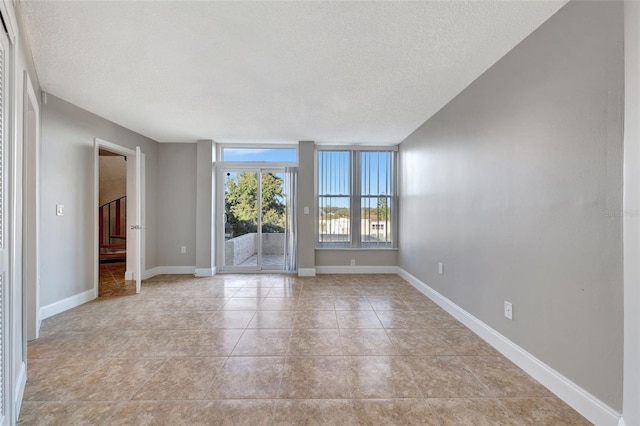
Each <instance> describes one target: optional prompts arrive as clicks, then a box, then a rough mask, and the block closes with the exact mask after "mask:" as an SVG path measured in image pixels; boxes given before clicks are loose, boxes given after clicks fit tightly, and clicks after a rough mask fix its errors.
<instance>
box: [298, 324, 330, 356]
mask: <svg viewBox="0 0 640 426" xmlns="http://www.w3.org/2000/svg"><path fill="white" fill-rule="evenodd" d="M289 354H291V355H341V354H342V346H341V345H340V332H339V331H338V330H337V329H334V330H328V329H327V330H315V329H303V330H299V329H296V330H294V331H293V333H292V335H291V343H290V345H289Z"/></svg>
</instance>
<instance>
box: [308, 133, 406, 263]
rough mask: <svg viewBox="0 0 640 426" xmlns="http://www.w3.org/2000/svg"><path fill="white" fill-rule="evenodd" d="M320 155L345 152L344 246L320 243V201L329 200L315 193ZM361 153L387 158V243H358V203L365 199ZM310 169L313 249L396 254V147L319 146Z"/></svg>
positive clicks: (360, 236)
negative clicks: (347, 225)
mask: <svg viewBox="0 0 640 426" xmlns="http://www.w3.org/2000/svg"><path fill="white" fill-rule="evenodd" d="M322 151H333V152H336V151H337V152H349V154H350V155H349V167H350V174H349V179H350V194H349V210H350V212H349V213H350V222H349V223H350V227H351V229H350V239H351V241H350V242H345V243H344V244H339V243H327V242H321V241H320V235H321V232H320V227H321V224H320V205H321V204H320V199H321V198H326V197H331V196H332V195H331V194H320V193H319V187H320V185H319V180H320V162H319V153H320V152H322ZM363 152H388V153H390V154H391V164H390V166H391V167H390V174H391V188H390V189H391V194H387V195H385V196H386V197H388V198H389V199H390V203H389V209H390V210H391V219H390V220H389V227H390V232H391V238H390V242H388V243H366V242H362V229H361V227H362V221H363V219H362V200H363V199H364V198H368V196H367V195H364V196H363V194H362V173H361V165H362V164H361V163H362V155H360V154H361V153H363ZM315 153H316V155H315V158H314V165H315V169H316V173H315V204H316V208H315V241H316V244H315V245H316V249H320V250H396V249H397V247H398V244H397V235H398V190H397V188H398V183H397V181H398V146H397V145H393V146H366V145H320V146H316V149H315Z"/></svg>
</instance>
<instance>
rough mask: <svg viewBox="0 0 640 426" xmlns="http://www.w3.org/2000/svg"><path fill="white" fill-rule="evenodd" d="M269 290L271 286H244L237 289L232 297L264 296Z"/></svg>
mask: <svg viewBox="0 0 640 426" xmlns="http://www.w3.org/2000/svg"><path fill="white" fill-rule="evenodd" d="M270 291H271V287H244V288H241V289H239V290H238V291H237V292H236V293H235V294H234V295H233V297H234V298H238V297H258V298H265V297H266V296H267V294H268V293H269V292H270Z"/></svg>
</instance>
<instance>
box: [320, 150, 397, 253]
mask: <svg viewBox="0 0 640 426" xmlns="http://www.w3.org/2000/svg"><path fill="white" fill-rule="evenodd" d="M317 158H318V167H317V170H318V182H317V184H318V247H323V248H331V247H335V248H350V247H355V248H358V247H365V248H390V247H394V229H395V222H394V221H395V169H396V168H395V151H392V150H388V151H383V150H375V151H373V150H372V151H367V150H321V151H318V156H317Z"/></svg>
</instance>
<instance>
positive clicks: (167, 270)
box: [142, 266, 196, 280]
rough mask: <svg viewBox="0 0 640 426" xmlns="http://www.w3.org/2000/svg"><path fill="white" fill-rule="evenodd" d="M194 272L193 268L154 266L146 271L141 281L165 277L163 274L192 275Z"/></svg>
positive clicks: (194, 268)
mask: <svg viewBox="0 0 640 426" xmlns="http://www.w3.org/2000/svg"><path fill="white" fill-rule="evenodd" d="M195 270H196V267H195V266H156V267H155V268H151V269H147V270H146V271H144V273H143V274H142V279H143V280H146V279H148V278H151V277H155V276H156V275H165V274H169V275H171V274H176V275H181V274H193V273H194V272H195Z"/></svg>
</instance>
